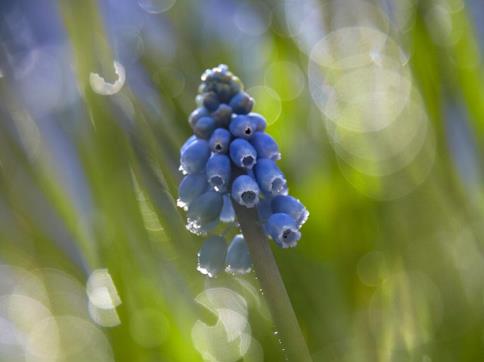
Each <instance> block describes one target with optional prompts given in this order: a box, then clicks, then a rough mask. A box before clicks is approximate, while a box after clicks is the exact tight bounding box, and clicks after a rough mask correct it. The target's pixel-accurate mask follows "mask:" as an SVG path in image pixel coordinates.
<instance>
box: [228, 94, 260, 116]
mask: <svg viewBox="0 0 484 362" xmlns="http://www.w3.org/2000/svg"><path fill="white" fill-rule="evenodd" d="M229 106H230V107H232V111H233V112H234V113H237V114H247V113H249V112H250V111H251V110H252V107H253V106H254V100H253V99H252V97H251V96H249V95H248V94H247V93H245V92H243V91H242V92H239V93H237V94H236V95H235V96H234V97H233V98H232V99H231V100H230V103H229Z"/></svg>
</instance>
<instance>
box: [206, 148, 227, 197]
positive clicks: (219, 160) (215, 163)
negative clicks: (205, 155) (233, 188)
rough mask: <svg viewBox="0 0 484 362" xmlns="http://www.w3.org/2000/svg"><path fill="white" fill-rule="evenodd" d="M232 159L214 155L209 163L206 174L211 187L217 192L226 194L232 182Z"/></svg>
mask: <svg viewBox="0 0 484 362" xmlns="http://www.w3.org/2000/svg"><path fill="white" fill-rule="evenodd" d="M230 170H231V165H230V158H229V157H228V156H226V155H221V154H214V155H213V156H212V157H210V158H209V159H208V161H207V167H206V173H207V180H208V183H209V184H210V186H212V187H213V188H214V189H215V191H219V192H225V191H227V186H228V184H229V182H230Z"/></svg>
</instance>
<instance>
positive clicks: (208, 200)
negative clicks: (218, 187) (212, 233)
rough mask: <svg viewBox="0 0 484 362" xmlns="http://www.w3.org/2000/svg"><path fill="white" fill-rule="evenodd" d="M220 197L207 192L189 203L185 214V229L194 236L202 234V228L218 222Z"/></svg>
mask: <svg viewBox="0 0 484 362" xmlns="http://www.w3.org/2000/svg"><path fill="white" fill-rule="evenodd" d="M222 205H223V199H222V195H221V194H220V193H218V192H216V191H207V192H205V193H204V194H202V195H201V196H199V197H197V198H196V199H195V200H193V201H192V202H191V203H190V206H189V207H188V212H187V222H188V223H187V229H188V230H189V231H190V232H192V233H194V234H201V233H203V231H204V230H203V228H202V227H203V226H204V225H207V224H209V223H211V222H213V221H218V217H219V215H220V211H221V210H222Z"/></svg>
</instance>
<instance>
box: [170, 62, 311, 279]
mask: <svg viewBox="0 0 484 362" xmlns="http://www.w3.org/2000/svg"><path fill="white" fill-rule="evenodd" d="M201 79H202V83H201V84H200V87H199V94H198V95H197V97H196V103H197V105H198V108H197V109H195V110H194V111H193V112H192V113H191V114H190V116H189V119H188V122H189V124H190V126H191V128H192V129H193V133H194V135H192V136H191V137H190V138H188V140H187V141H186V142H185V144H184V145H183V146H182V147H181V150H180V170H181V171H182V172H183V174H184V175H185V177H184V178H183V179H182V181H181V182H180V186H179V190H178V192H179V197H178V201H177V204H178V206H180V207H182V208H184V209H185V210H187V229H188V230H189V231H191V232H193V233H195V234H197V235H207V234H209V235H208V236H206V240H205V242H204V243H203V246H202V248H201V249H200V251H199V254H198V267H197V269H198V270H199V271H201V272H202V273H203V274H206V275H208V276H210V277H213V276H216V275H217V274H218V273H220V272H221V271H222V270H225V271H227V272H229V273H232V274H245V273H248V272H249V271H250V270H251V268H252V261H251V256H250V252H249V247H248V243H247V242H246V240H245V238H244V236H243V235H242V234H240V232H239V230H240V229H239V228H240V227H242V226H243V225H242V223H240V225H239V222H240V221H241V220H239V219H238V218H239V217H240V215H239V212H237V209H238V208H240V207H243V208H247V209H250V210H255V211H254V213H255V214H254V215H255V218H256V220H255V222H256V223H257V224H262V225H263V229H264V230H263V231H261V234H262V236H264V231H265V233H266V235H267V236H268V237H270V238H272V239H273V240H274V242H275V243H276V245H278V246H280V247H283V248H288V247H294V246H296V245H297V242H298V241H299V239H300V237H301V232H300V228H301V226H302V225H303V224H304V222H305V221H306V220H307V217H308V211H307V210H306V208H305V207H304V205H303V204H302V203H301V202H300V201H299V200H297V199H295V198H294V197H292V196H288V195H287V194H288V187H287V181H286V178H285V176H284V174H283V172H282V171H281V170H280V169H279V167H278V166H277V165H276V161H278V160H280V159H281V153H280V151H279V147H278V145H277V143H276V141H275V140H274V139H273V138H272V137H271V136H270V135H268V134H267V133H265V129H266V125H267V124H266V121H265V119H264V117H263V116H262V115H260V114H257V113H254V112H252V108H253V107H254V104H255V102H254V99H253V98H252V97H251V96H250V95H249V94H248V93H247V92H245V91H244V89H243V85H242V83H241V82H240V80H239V79H238V78H237V77H236V76H235V75H234V74H233V73H232V72H230V71H229V69H228V67H227V66H226V65H219V66H218V67H215V68H213V69H208V70H206V71H205V72H204V73H203V75H202V78H201ZM239 211H240V210H239ZM220 228H223V229H224V230H220ZM222 234H223V235H224V236H223V237H222V236H220V235H222ZM228 234H231V235H232V241H231V243H230V245H229V246H228V248H227V244H226V239H225V236H226V235H228ZM244 235H245V234H244Z"/></svg>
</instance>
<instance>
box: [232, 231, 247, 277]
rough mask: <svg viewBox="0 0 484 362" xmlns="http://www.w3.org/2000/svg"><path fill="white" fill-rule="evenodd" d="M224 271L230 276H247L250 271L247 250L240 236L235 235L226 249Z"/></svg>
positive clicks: (245, 243)
mask: <svg viewBox="0 0 484 362" xmlns="http://www.w3.org/2000/svg"><path fill="white" fill-rule="evenodd" d="M225 264H226V265H227V267H226V268H225V271H227V272H228V273H232V274H247V273H249V272H250V271H251V269H252V259H251V258H250V253H249V248H248V247H247V242H246V241H245V239H244V237H243V235H242V234H238V235H235V237H234V238H233V239H232V242H231V243H230V245H229V248H228V249H227V256H226V257H225Z"/></svg>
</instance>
